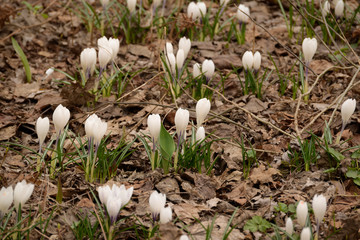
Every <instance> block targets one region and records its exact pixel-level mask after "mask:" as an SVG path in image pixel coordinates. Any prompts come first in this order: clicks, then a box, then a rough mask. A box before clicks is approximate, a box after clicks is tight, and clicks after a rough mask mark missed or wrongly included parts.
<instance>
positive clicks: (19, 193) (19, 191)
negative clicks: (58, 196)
mask: <svg viewBox="0 0 360 240" xmlns="http://www.w3.org/2000/svg"><path fill="white" fill-rule="evenodd" d="M33 191H34V184H32V183H26V181H25V180H22V181H21V182H18V183H17V184H16V186H15V189H14V205H15V207H16V209H18V208H19V205H20V204H21V207H23V206H24V204H25V203H26V202H27V200H29V198H30V196H31V194H32V192H33Z"/></svg>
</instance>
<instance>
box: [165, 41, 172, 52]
mask: <svg viewBox="0 0 360 240" xmlns="http://www.w3.org/2000/svg"><path fill="white" fill-rule="evenodd" d="M164 51H165V54H169V53H174V48H173V45H172V44H171V43H169V42H167V43H166V44H165V49H164Z"/></svg>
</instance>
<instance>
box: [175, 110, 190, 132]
mask: <svg viewBox="0 0 360 240" xmlns="http://www.w3.org/2000/svg"><path fill="white" fill-rule="evenodd" d="M188 123H189V111H188V110H185V109H182V108H179V109H178V110H177V111H176V114H175V126H176V133H177V135H178V137H179V138H181V139H185V137H186V127H187V125H188Z"/></svg>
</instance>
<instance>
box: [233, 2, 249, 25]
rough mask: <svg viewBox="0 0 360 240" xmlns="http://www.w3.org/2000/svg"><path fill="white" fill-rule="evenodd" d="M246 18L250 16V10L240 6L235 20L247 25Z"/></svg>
mask: <svg viewBox="0 0 360 240" xmlns="http://www.w3.org/2000/svg"><path fill="white" fill-rule="evenodd" d="M248 16H250V9H249V8H248V7H246V6H245V5H244V4H240V5H239V7H238V9H237V12H236V18H237V19H238V20H239V21H240V22H241V23H247V22H248V20H249V17H248Z"/></svg>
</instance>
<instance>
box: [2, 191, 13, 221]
mask: <svg viewBox="0 0 360 240" xmlns="http://www.w3.org/2000/svg"><path fill="white" fill-rule="evenodd" d="M13 199H14V190H13V188H12V186H10V187H8V188H5V187H2V188H1V190H0V217H1V213H7V212H8V210H9V208H10V206H11V204H12V202H13Z"/></svg>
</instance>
